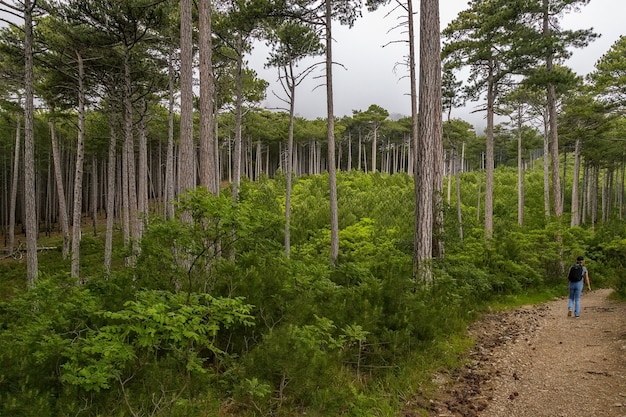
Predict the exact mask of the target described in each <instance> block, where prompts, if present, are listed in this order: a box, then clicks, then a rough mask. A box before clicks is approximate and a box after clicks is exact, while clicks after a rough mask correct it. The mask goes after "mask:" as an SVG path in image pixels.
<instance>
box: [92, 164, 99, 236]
mask: <svg viewBox="0 0 626 417" xmlns="http://www.w3.org/2000/svg"><path fill="white" fill-rule="evenodd" d="M90 208H91V226H92V229H93V235H94V237H95V236H98V227H97V226H98V159H97V158H96V156H95V155H93V156H92V157H91V206H90Z"/></svg>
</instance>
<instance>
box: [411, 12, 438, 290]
mask: <svg viewBox="0 0 626 417" xmlns="http://www.w3.org/2000/svg"><path fill="white" fill-rule="evenodd" d="M413 10H414V9H413V1H412V0H407V17H408V24H409V78H410V80H409V81H410V83H411V136H412V139H413V160H414V165H413V182H414V186H415V229H414V233H413V274H414V276H415V277H416V278H419V279H422V280H425V281H430V280H431V278H432V277H431V274H430V268H429V264H428V262H427V261H428V259H430V257H431V256H432V217H431V216H432V194H430V195H428V196H426V197H424V196H423V195H422V193H425V192H428V189H432V188H431V187H432V180H431V179H429V180H428V181H426V180H425V179H424V178H423V174H424V173H423V172H422V171H423V169H422V164H423V163H424V162H423V161H422V159H421V158H422V157H425V155H422V156H420V155H419V154H420V152H421V151H422V149H421V147H422V142H423V141H422V140H421V138H420V137H419V135H420V132H419V129H418V125H419V121H420V120H419V119H418V117H419V116H418V105H417V70H416V66H417V64H416V58H415V23H414V13H413ZM420 73H421V72H420ZM424 187H427V189H424Z"/></svg>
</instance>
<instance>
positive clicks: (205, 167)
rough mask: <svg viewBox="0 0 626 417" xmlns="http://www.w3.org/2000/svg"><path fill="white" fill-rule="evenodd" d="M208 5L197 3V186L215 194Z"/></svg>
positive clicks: (216, 180) (205, 2)
mask: <svg viewBox="0 0 626 417" xmlns="http://www.w3.org/2000/svg"><path fill="white" fill-rule="evenodd" d="M211 13H212V5H211V1H210V0H199V1H198V16H199V26H198V27H199V37H200V38H199V48H200V51H199V52H200V164H199V174H200V185H203V186H205V187H206V188H207V189H208V190H209V191H210V192H211V193H213V194H217V189H218V184H219V180H218V175H217V166H216V159H215V144H214V143H213V141H214V140H215V139H214V138H213V128H212V121H213V90H214V88H215V87H214V83H213V55H212V39H211V23H212V22H211V20H212V16H211Z"/></svg>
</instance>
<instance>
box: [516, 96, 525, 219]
mask: <svg viewBox="0 0 626 417" xmlns="http://www.w3.org/2000/svg"><path fill="white" fill-rule="evenodd" d="M522 149H523V148H522V108H521V105H518V107H517V224H518V225H519V226H520V227H521V226H523V225H524V159H523V158H522Z"/></svg>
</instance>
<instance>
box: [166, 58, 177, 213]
mask: <svg viewBox="0 0 626 417" xmlns="http://www.w3.org/2000/svg"><path fill="white" fill-rule="evenodd" d="M167 77H168V89H169V94H168V115H167V151H166V156H165V218H166V219H172V218H174V198H175V197H174V77H175V74H174V48H172V50H171V51H170V54H169V56H168V60H167Z"/></svg>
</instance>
